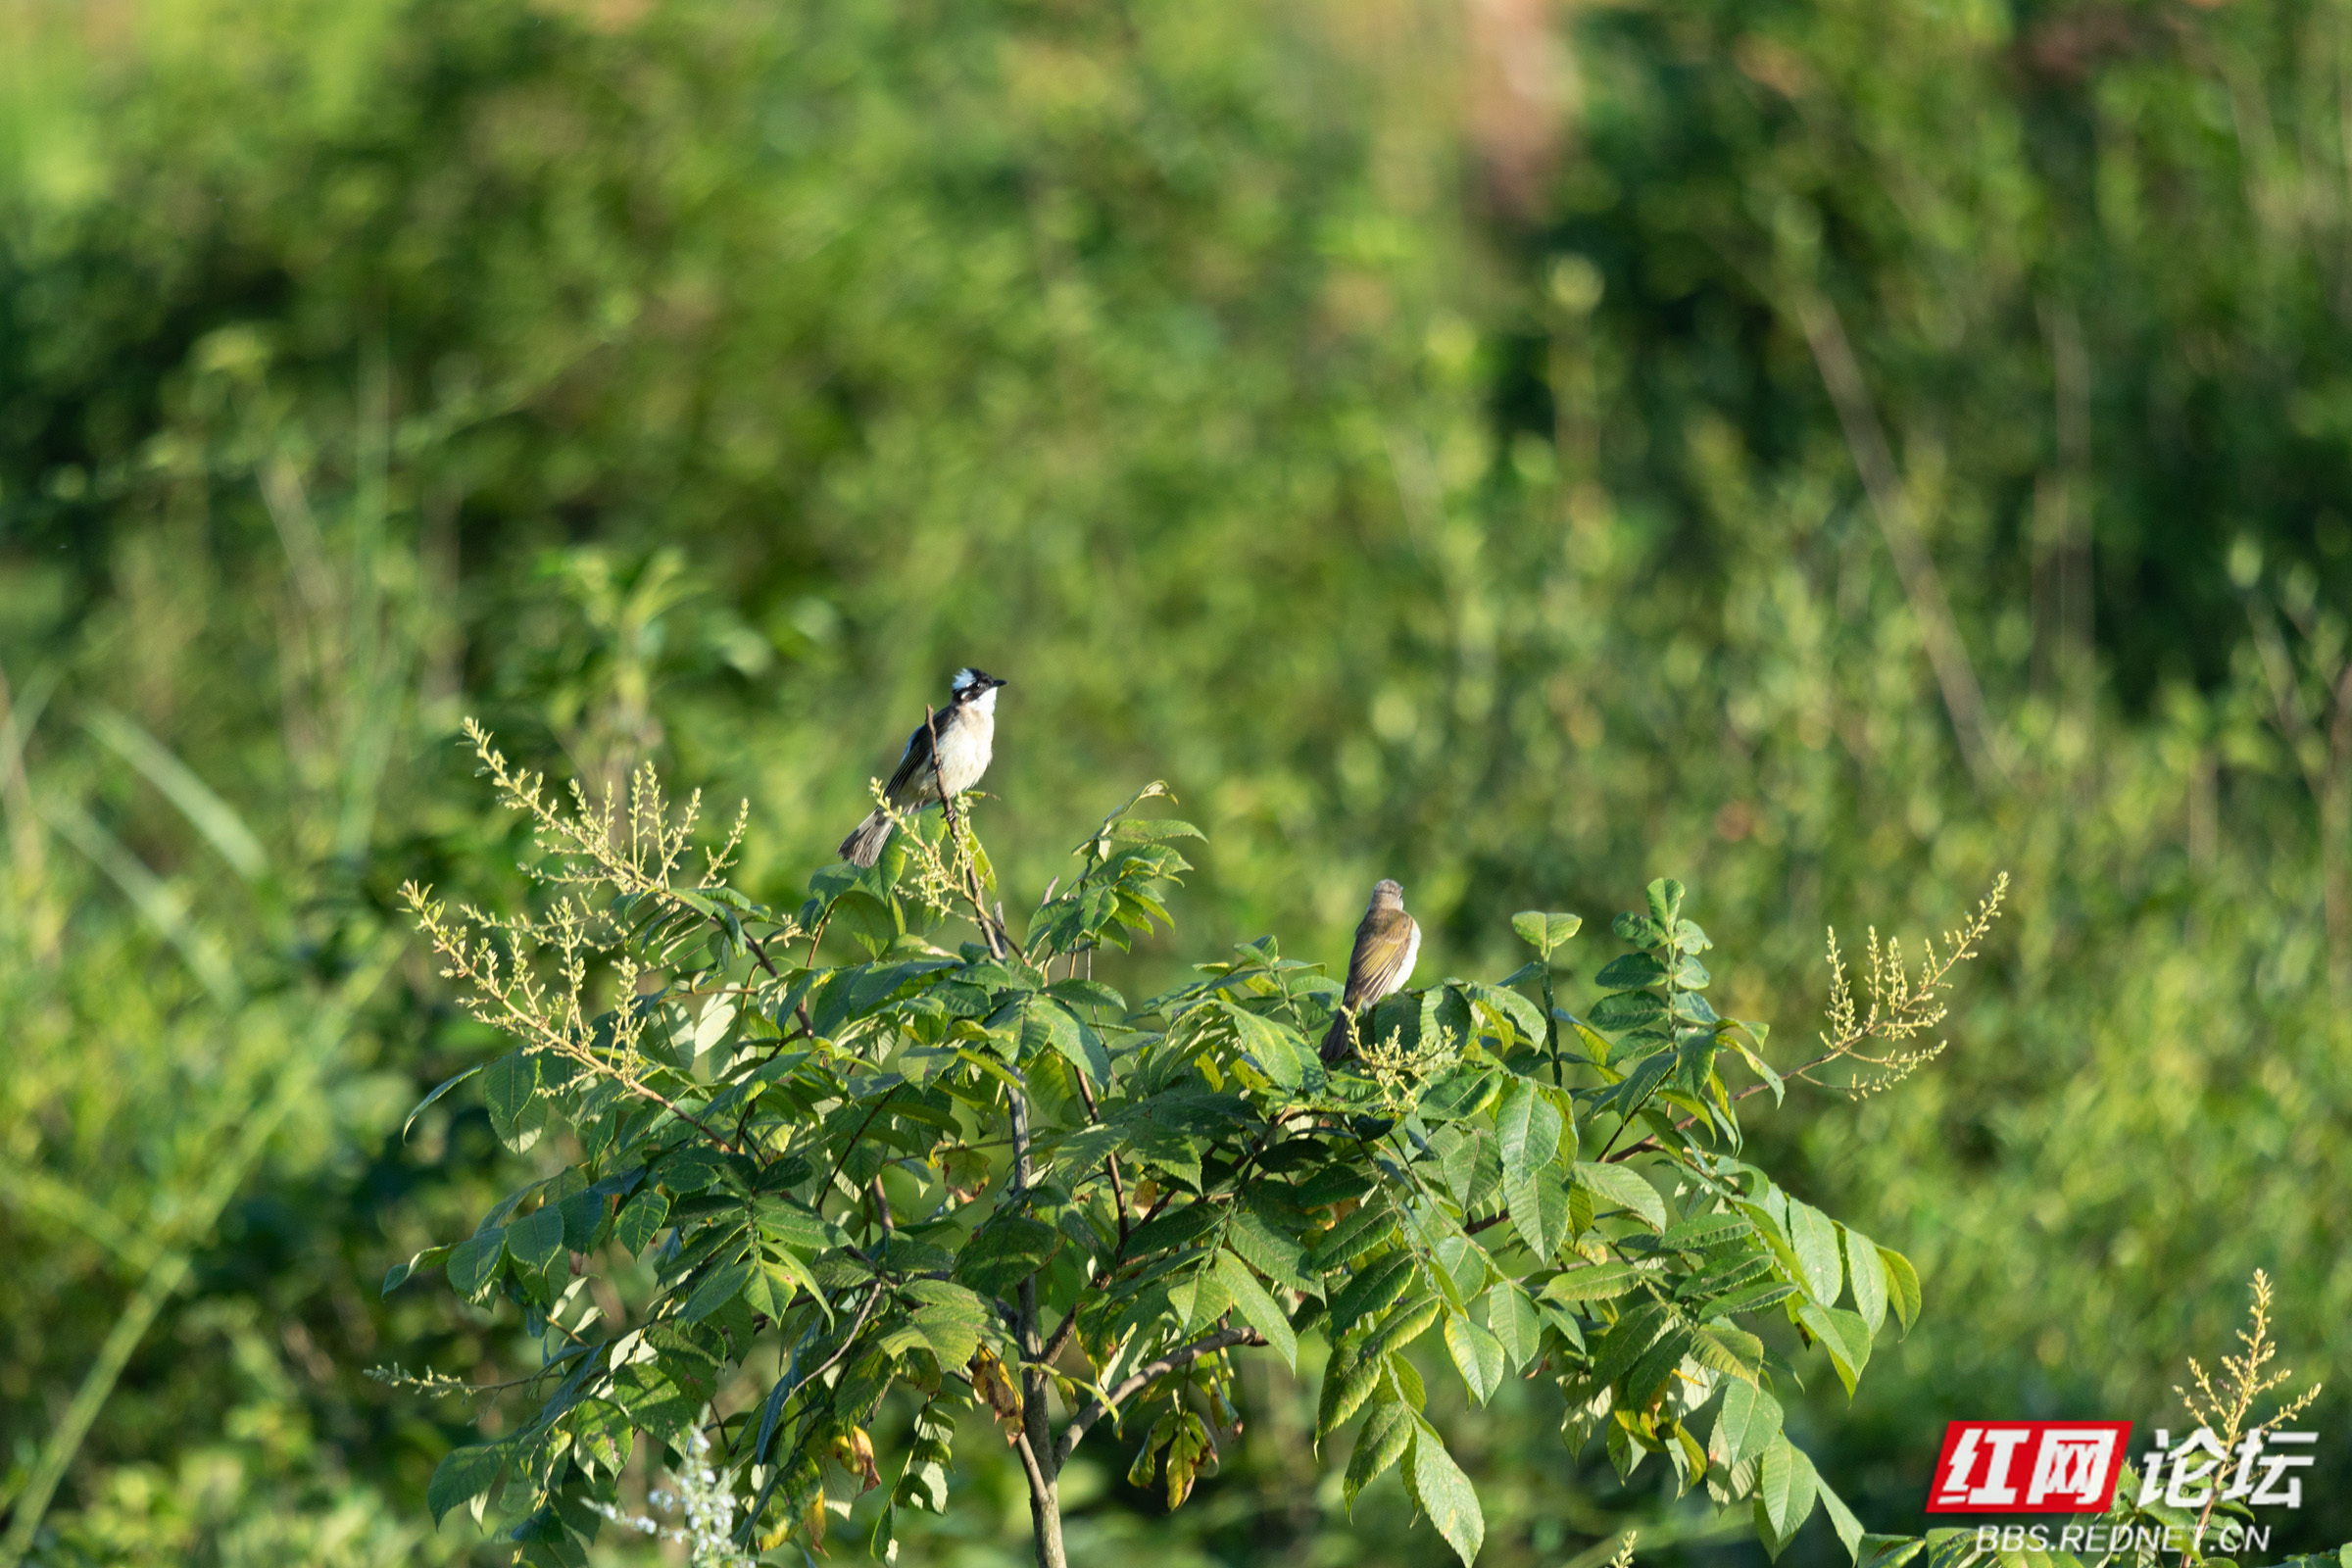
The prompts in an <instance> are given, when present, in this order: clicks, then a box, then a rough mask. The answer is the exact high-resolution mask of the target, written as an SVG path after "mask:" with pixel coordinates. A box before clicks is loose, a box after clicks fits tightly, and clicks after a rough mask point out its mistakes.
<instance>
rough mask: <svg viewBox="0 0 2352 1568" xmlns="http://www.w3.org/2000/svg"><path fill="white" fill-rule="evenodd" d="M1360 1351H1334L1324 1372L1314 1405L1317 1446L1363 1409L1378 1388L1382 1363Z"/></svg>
mask: <svg viewBox="0 0 2352 1568" xmlns="http://www.w3.org/2000/svg"><path fill="white" fill-rule="evenodd" d="M1362 1348H1363V1347H1361V1346H1360V1345H1359V1346H1355V1347H1353V1348H1348V1349H1343V1348H1336V1347H1335V1348H1334V1349H1333V1350H1332V1355H1331V1361H1330V1364H1329V1365H1327V1366H1325V1367H1324V1369H1323V1390H1322V1393H1321V1395H1320V1396H1319V1397H1318V1398H1317V1400H1316V1404H1315V1439H1316V1441H1317V1442H1318V1443H1319V1442H1321V1441H1322V1440H1323V1439H1324V1438H1327V1437H1329V1436H1330V1435H1331V1434H1332V1432H1333V1431H1334V1430H1335V1429H1337V1428H1339V1427H1340V1426H1342V1425H1345V1424H1346V1422H1347V1421H1348V1417H1350V1416H1352V1415H1354V1414H1355V1412H1356V1411H1357V1410H1359V1409H1361V1408H1363V1403H1364V1401H1365V1400H1366V1399H1368V1398H1370V1397H1372V1391H1373V1390H1374V1389H1376V1388H1378V1387H1379V1386H1380V1378H1381V1363H1380V1361H1379V1359H1378V1358H1377V1357H1374V1356H1366V1355H1363V1354H1361V1353H1360V1352H1361V1350H1362Z"/></svg>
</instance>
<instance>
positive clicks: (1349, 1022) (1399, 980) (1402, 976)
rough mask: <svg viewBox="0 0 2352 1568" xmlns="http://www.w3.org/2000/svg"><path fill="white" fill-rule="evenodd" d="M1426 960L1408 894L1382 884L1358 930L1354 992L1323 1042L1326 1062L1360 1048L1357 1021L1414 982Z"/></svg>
mask: <svg viewBox="0 0 2352 1568" xmlns="http://www.w3.org/2000/svg"><path fill="white" fill-rule="evenodd" d="M1419 956H1421V927H1420V926H1418V925H1417V924H1415V923H1414V921H1413V917H1412V916H1411V915H1409V914H1407V913H1405V912H1404V889H1403V888H1401V887H1398V886H1397V884H1396V883H1394V882H1386V881H1384V882H1381V883H1379V884H1378V885H1377V886H1375V887H1374V888H1373V889H1372V902H1371V903H1370V904H1369V905H1367V906H1366V907H1365V908H1364V920H1363V924H1361V925H1359V926H1357V927H1356V928H1355V951H1354V953H1352V954H1350V955H1349V956H1348V989H1347V990H1345V991H1343V992H1341V993H1340V1010H1339V1011H1338V1012H1336V1013H1334V1014H1332V1019H1331V1032H1330V1033H1329V1034H1327V1035H1325V1036H1324V1037H1323V1059H1324V1060H1325V1061H1327V1062H1332V1061H1338V1060H1340V1059H1341V1058H1342V1057H1344V1056H1346V1055H1347V1054H1348V1053H1349V1052H1351V1051H1353V1050H1354V1049H1355V1017H1356V1014H1357V1013H1359V1012H1361V1011H1362V1010H1363V1009H1364V1008H1366V1007H1369V1006H1370V1005H1372V1004H1374V1003H1375V1002H1378V1001H1379V1000H1380V999H1381V998H1383V997H1385V996H1388V995H1389V994H1390V993H1391V992H1394V991H1396V990H1397V989H1398V988H1400V987H1401V986H1403V984H1404V983H1405V982H1406V981H1407V980H1410V979H1411V978H1412V977H1413V960H1414V959H1415V958H1417V957H1419Z"/></svg>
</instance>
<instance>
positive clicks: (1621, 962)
mask: <svg viewBox="0 0 2352 1568" xmlns="http://www.w3.org/2000/svg"><path fill="white" fill-rule="evenodd" d="M1665 978H1666V965H1665V964H1663V963H1661V962H1660V961H1659V960H1658V958H1657V956H1655V955H1654V954H1648V953H1628V954H1624V955H1622V956H1618V957H1614V958H1611V959H1610V960H1609V961H1608V962H1606V963H1604V964H1602V965H1601V966H1600V973H1598V974H1596V975H1594V976H1593V984H1594V985H1596V986H1598V987H1600V989H1601V990H1603V991H1640V990H1642V989H1643V988H1644V987H1647V986H1654V985H1656V984H1657V983H1658V982H1659V981H1661V980H1663V979H1665Z"/></svg>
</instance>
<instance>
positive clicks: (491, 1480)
mask: <svg viewBox="0 0 2352 1568" xmlns="http://www.w3.org/2000/svg"><path fill="white" fill-rule="evenodd" d="M513 1456H514V1449H513V1448H512V1447H511V1446H509V1445H507V1444H504V1443H484V1444H478V1445H476V1446H473V1447H469V1448H452V1449H450V1450H449V1452H447V1453H445V1454H443V1455H442V1456H441V1462H440V1463H439V1464H437V1465H435V1466H434V1467H433V1479H432V1480H431V1481H429V1482H427V1483H426V1484H425V1488H424V1505H425V1506H426V1507H427V1508H430V1509H431V1510H432V1513H433V1528H434V1529H435V1530H438V1529H440V1528H441V1519H442V1516H443V1515H445V1514H447V1513H448V1512H449V1510H450V1509H452V1508H455V1507H457V1506H458V1505H459V1504H461V1503H468V1502H471V1501H473V1499H474V1498H476V1497H479V1496H482V1495H485V1494H486V1493H488V1492H489V1490H490V1489H491V1487H493V1486H494V1485H496V1484H497V1482H498V1474H499V1472H500V1471H501V1470H503V1469H505V1468H506V1464H507V1461H508V1459H510V1458H512V1457H513Z"/></svg>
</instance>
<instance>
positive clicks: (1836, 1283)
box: [1789, 1199, 1845, 1306]
mask: <svg viewBox="0 0 2352 1568" xmlns="http://www.w3.org/2000/svg"><path fill="white" fill-rule="evenodd" d="M1789 1248H1790V1249H1791V1250H1793V1251H1794V1252H1795V1253H1796V1262H1797V1267H1798V1268H1799V1269H1800V1270H1801V1271H1802V1276H1803V1277H1802V1279H1801V1280H1800V1281H1799V1283H1801V1284H1802V1285H1803V1286H1804V1287H1805V1289H1806V1291H1807V1292H1809V1293H1810V1294H1811V1295H1812V1298H1813V1299H1814V1300H1816V1301H1818V1302H1820V1303H1821V1304H1822V1305H1823V1306H1833V1305H1835V1304H1837V1300H1838V1294H1839V1292H1840V1290H1841V1288H1842V1287H1843V1285H1844V1283H1845V1276H1844V1272H1843V1265H1842V1263H1841V1261H1840V1259H1839V1257H1838V1222H1837V1221H1835V1220H1833V1219H1831V1218H1830V1216H1829V1215H1827V1214H1824V1213H1823V1212H1822V1211H1821V1210H1820V1209H1818V1208H1815V1207H1814V1206H1813V1205H1812V1204H1811V1203H1800V1202H1798V1201H1796V1200H1795V1199H1790V1200H1789Z"/></svg>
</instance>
